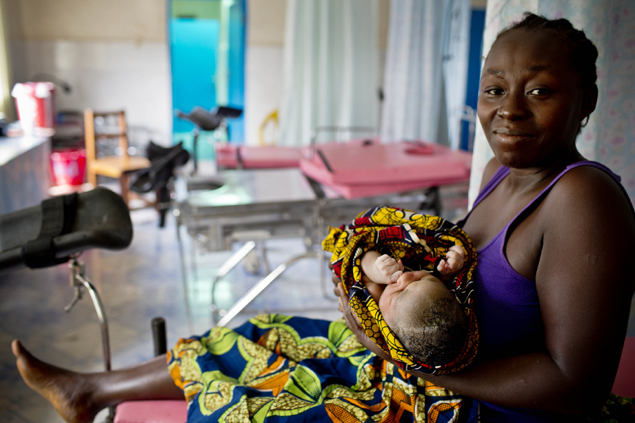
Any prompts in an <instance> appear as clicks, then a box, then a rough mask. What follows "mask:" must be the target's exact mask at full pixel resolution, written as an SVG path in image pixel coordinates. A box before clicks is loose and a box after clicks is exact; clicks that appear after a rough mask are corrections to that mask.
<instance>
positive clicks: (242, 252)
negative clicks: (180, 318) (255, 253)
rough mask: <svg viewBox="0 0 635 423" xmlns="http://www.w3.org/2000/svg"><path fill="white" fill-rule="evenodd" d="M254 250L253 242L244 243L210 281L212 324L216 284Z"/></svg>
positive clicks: (254, 244) (214, 319)
mask: <svg viewBox="0 0 635 423" xmlns="http://www.w3.org/2000/svg"><path fill="white" fill-rule="evenodd" d="M254 248H256V243H255V242H254V241H249V242H246V243H245V244H244V245H243V246H242V247H240V249H239V250H238V251H236V252H235V253H234V254H233V255H232V256H231V257H230V258H229V259H228V260H227V261H226V262H225V263H223V265H222V266H221V267H220V269H218V273H216V276H215V277H214V280H213V281H212V301H211V303H210V309H211V311H212V324H214V323H216V313H217V312H218V307H217V306H216V284H217V283H218V281H220V280H221V279H222V278H223V277H225V275H226V274H227V273H229V272H230V271H231V270H232V269H233V268H234V267H236V265H237V264H238V263H240V261H241V260H242V259H244V258H245V257H246V256H247V254H249V253H250V252H251V251H252V250H253V249H254Z"/></svg>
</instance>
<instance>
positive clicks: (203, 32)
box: [170, 18, 220, 133]
mask: <svg viewBox="0 0 635 423" xmlns="http://www.w3.org/2000/svg"><path fill="white" fill-rule="evenodd" d="M219 35H220V22H219V21H217V20H214V19H183V18H172V19H170V52H171V58H170V60H171V62H172V63H171V64H172V108H173V109H175V110H176V109H178V110H181V111H183V112H186V113H189V111H190V110H192V109H193V108H194V106H200V107H203V108H205V109H208V110H209V109H212V108H214V107H216V86H215V81H214V75H215V74H216V51H217V48H218V41H219ZM173 119H174V123H173V125H174V126H173V132H175V133H180V132H189V131H191V130H192V129H193V128H194V125H193V124H191V123H189V122H187V121H184V120H182V119H179V118H177V117H176V116H174V118H173Z"/></svg>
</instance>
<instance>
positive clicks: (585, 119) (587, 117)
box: [580, 116, 589, 128]
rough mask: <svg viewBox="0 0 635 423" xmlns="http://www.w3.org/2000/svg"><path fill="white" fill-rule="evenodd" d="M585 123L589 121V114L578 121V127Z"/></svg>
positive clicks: (582, 126) (583, 125)
mask: <svg viewBox="0 0 635 423" xmlns="http://www.w3.org/2000/svg"><path fill="white" fill-rule="evenodd" d="M587 123H589V116H585V117H584V119H582V121H581V122H580V127H581V128H584V127H585V126H586V125H587Z"/></svg>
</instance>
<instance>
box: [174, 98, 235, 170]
mask: <svg viewBox="0 0 635 423" xmlns="http://www.w3.org/2000/svg"><path fill="white" fill-rule="evenodd" d="M175 113H176V116H177V117H178V118H180V119H183V120H187V121H188V122H191V123H193V124H194V130H193V131H192V135H193V139H192V159H193V161H194V170H193V171H192V174H195V173H196V172H197V171H198V136H199V134H200V131H216V130H218V129H224V130H227V119H235V118H238V117H240V116H241V115H242V113H243V111H242V109H236V108H233V107H225V106H219V107H216V108H214V109H212V110H205V109H204V108H202V107H199V106H196V107H194V108H193V109H192V111H190V113H183V112H182V111H180V110H176V112H175Z"/></svg>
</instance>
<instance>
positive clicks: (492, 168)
mask: <svg viewBox="0 0 635 423" xmlns="http://www.w3.org/2000/svg"><path fill="white" fill-rule="evenodd" d="M500 167H501V163H500V162H499V161H498V160H496V157H492V159H491V160H490V161H489V162H487V164H486V165H485V169H483V176H482V177H481V187H480V189H479V191H482V190H483V188H485V185H487V183H488V182H489V181H490V179H492V176H494V173H496V171H497V170H498V168H500Z"/></svg>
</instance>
